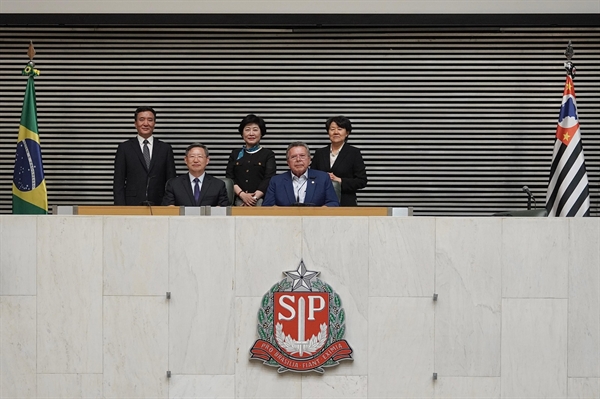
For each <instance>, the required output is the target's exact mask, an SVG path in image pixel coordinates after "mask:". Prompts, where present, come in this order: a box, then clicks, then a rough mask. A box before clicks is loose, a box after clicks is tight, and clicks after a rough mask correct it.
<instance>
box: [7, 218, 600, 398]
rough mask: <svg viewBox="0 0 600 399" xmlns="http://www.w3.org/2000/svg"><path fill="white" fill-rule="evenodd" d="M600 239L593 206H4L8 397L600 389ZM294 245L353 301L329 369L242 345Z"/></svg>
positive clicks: (595, 393) (529, 394) (295, 257)
mask: <svg viewBox="0 0 600 399" xmlns="http://www.w3.org/2000/svg"><path fill="white" fill-rule="evenodd" d="M599 244H600V219H598V218H587V219H546V218H539V219H538V218H535V219H534V218H532V219H520V218H504V219H502V218H417V217H412V218H394V217H371V218H367V217H305V218H300V217H289V218H288V217H266V218H259V217H84V216H80V217H77V216H67V217H63V216H44V217H29V216H6V215H5V216H0V337H1V340H0V359H1V364H0V397H1V398H17V397H18V398H35V397H38V398H50V397H61V398H66V397H69V398H76V397H79V398H83V397H86V398H101V397H107V398H108V397H113V398H114V397H119V398H123V397H128V398H134V397H138V398H142V397H144V398H149V397H152V398H176V397H201V396H203V397H215V398H231V397H237V398H242V397H245V398H248V397H261V398H264V397H273V398H275V397H277V398H281V397H288V398H316V397H319V398H334V397H344V398H365V397H369V398H383V397H394V398H398V397H411V398H414V397H419V398H432V399H433V398H441V397H444V398H449V397H455V398H458V397H461V398H464V397H477V398H500V397H506V398H510V397H520V398H539V397H556V398H559V397H560V398H566V397H573V398H578V397H581V398H583V397H588V398H589V397H599V396H600V356H598V355H599V354H600V310H599V309H600V288H599V287H600V254H599V247H600V245H599ZM300 259H304V262H305V263H306V265H307V267H308V268H309V269H311V270H317V271H320V272H321V276H320V277H321V278H322V279H323V280H324V281H326V282H327V283H329V284H330V285H331V286H332V287H333V288H334V289H335V290H336V292H337V293H338V294H339V295H340V296H341V298H342V301H343V306H344V309H345V310H346V313H347V322H346V327H347V334H346V339H347V340H348V341H349V343H350V345H351V346H352V347H353V349H354V359H355V360H354V361H353V362H345V363H342V364H341V365H340V366H338V367H336V368H334V369H328V370H326V372H325V374H324V375H323V376H319V375H316V374H315V373H310V374H303V375H300V374H291V373H285V374H283V375H278V374H277V372H276V370H275V369H272V368H270V367H266V366H263V365H262V364H261V363H260V362H258V361H250V360H249V349H250V347H251V346H252V344H253V343H254V341H255V340H256V339H257V333H256V324H257V317H256V315H257V311H258V309H259V307H260V299H261V297H262V295H263V294H264V293H266V292H267V291H268V289H269V288H270V287H271V286H272V284H274V283H276V282H277V281H279V280H280V279H281V278H283V275H282V271H285V270H291V269H295V268H296V267H297V265H298V263H299V261H300ZM167 291H170V292H171V293H172V298H171V299H170V300H167V299H166V297H165V293H166V292H167ZM433 293H438V294H439V299H438V301H437V302H434V301H433V300H432V295H433ZM167 370H171V372H172V373H173V376H172V378H171V379H167V378H166V371H167ZM434 372H437V373H438V376H439V378H438V380H437V381H433V379H432V374H433V373H434Z"/></svg>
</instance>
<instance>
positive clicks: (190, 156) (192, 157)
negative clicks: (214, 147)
mask: <svg viewBox="0 0 600 399" xmlns="http://www.w3.org/2000/svg"><path fill="white" fill-rule="evenodd" d="M187 157H188V158H190V159H204V158H206V156H204V155H188V156H187Z"/></svg>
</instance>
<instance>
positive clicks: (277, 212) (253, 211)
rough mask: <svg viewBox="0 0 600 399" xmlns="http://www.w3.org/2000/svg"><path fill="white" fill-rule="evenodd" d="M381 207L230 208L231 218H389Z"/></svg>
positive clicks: (388, 213) (388, 212)
mask: <svg viewBox="0 0 600 399" xmlns="http://www.w3.org/2000/svg"><path fill="white" fill-rule="evenodd" d="M389 215H390V211H389V210H388V208H383V207H369V206H364V207H333V208H330V207H326V206H320V207H314V206H273V207H270V206H269V207H266V206H263V207H245V206H235V207H232V208H231V216H389Z"/></svg>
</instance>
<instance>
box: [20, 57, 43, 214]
mask: <svg viewBox="0 0 600 399" xmlns="http://www.w3.org/2000/svg"><path fill="white" fill-rule="evenodd" d="M22 74H23V75H27V76H29V78H28V79H27V88H26V89H25V100H24V101H23V111H22V112H21V126H19V138H18V140H17V155H16V157H15V173H14V177H13V189H12V192H13V214H21V215H23V214H29V215H31V214H47V213H48V196H47V194H46V181H45V180H44V166H43V165H42V151H41V148H40V137H39V135H38V125H37V107H36V103H35V83H34V82H33V78H34V76H36V75H39V74H40V72H39V71H38V70H37V69H33V63H29V64H27V66H26V67H25V69H24V70H23V73H22Z"/></svg>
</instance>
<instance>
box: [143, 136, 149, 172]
mask: <svg viewBox="0 0 600 399" xmlns="http://www.w3.org/2000/svg"><path fill="white" fill-rule="evenodd" d="M142 152H143V154H144V161H146V167H147V168H148V169H150V148H148V140H144V150H143V151H142Z"/></svg>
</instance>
